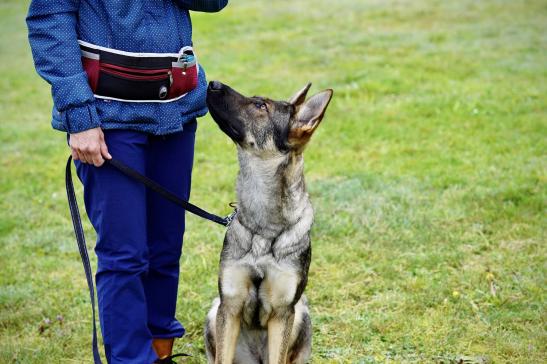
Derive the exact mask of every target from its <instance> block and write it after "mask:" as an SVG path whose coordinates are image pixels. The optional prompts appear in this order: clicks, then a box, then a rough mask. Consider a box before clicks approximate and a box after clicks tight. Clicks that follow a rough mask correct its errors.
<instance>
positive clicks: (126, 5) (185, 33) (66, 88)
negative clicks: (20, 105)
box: [26, 0, 228, 135]
mask: <svg viewBox="0 0 547 364" xmlns="http://www.w3.org/2000/svg"><path fill="white" fill-rule="evenodd" d="M227 3H228V0H33V1H32V3H31V5H30V9H29V13H28V16H27V19H26V20H27V25H28V30H29V42H30V46H31V49H32V55H33V57H34V63H35V65H36V70H37V71H38V73H39V74H40V76H42V77H43V78H44V79H45V80H46V81H47V82H48V83H49V84H50V85H51V92H52V95H53V112H52V114H53V115H52V118H53V120H52V125H53V127H54V128H55V129H58V130H62V131H66V132H69V133H76V132H80V131H83V130H87V129H91V128H95V127H98V126H101V127H102V128H103V129H133V130H140V131H144V132H148V133H152V134H156V135H162V134H169V133H173V132H177V131H180V130H182V127H183V124H184V123H185V122H187V121H190V120H193V119H194V118H196V117H199V116H203V115H205V114H206V113H207V106H206V104H205V97H206V88H207V82H206V80H205V72H203V69H200V72H199V80H198V86H197V87H196V88H195V89H194V90H192V91H191V92H189V93H188V94H187V95H186V96H185V97H183V98H181V99H179V100H176V101H173V102H168V103H131V102H123V101H113V100H102V99H96V98H94V96H93V92H92V91H91V88H90V86H89V85H88V81H87V75H86V73H85V71H84V70H83V67H82V62H81V58H80V57H81V55H80V48H79V46H78V43H77V40H83V41H86V42H89V43H93V44H96V45H99V46H103V47H108V48H114V49H118V50H124V51H128V52H148V53H177V52H178V51H179V50H180V49H181V48H182V47H183V46H188V45H192V23H191V20H190V15H189V10H196V11H206V12H216V11H220V10H221V9H222V8H224V7H225V6H226V4H227ZM198 58H199V54H198Z"/></svg>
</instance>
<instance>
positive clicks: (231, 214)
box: [224, 202, 237, 227]
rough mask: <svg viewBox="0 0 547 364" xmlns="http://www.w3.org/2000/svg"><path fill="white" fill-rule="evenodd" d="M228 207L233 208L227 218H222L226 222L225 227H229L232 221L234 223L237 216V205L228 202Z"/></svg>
mask: <svg viewBox="0 0 547 364" xmlns="http://www.w3.org/2000/svg"><path fill="white" fill-rule="evenodd" d="M228 206H230V207H233V209H234V211H232V212H231V213H230V214H229V215H228V216H226V217H225V218H224V220H225V221H226V227H228V226H230V224H231V223H232V221H234V218H235V217H236V215H237V203H235V202H230V203H229V204H228Z"/></svg>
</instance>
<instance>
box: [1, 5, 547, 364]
mask: <svg viewBox="0 0 547 364" xmlns="http://www.w3.org/2000/svg"><path fill="white" fill-rule="evenodd" d="M26 8H27V4H26V2H24V1H16V0H11V1H3V2H2V3H1V4H0V17H1V19H2V22H1V23H0V29H1V31H0V91H1V95H2V97H1V101H0V115H1V119H2V120H1V122H0V155H1V159H0V161H1V162H0V163H1V166H0V168H1V172H0V193H1V199H0V214H1V219H0V362H2V363H90V362H91V351H90V307H89V302H88V297H87V293H86V286H85V280H84V275H83V271H82V268H81V263H80V261H79V257H78V253H77V249H76V247H75V242H74V237H73V234H72V231H71V226H70V218H69V215H68V211H67V205H66V201H65V192H64V185H63V164H64V161H65V158H66V156H67V154H68V150H67V147H66V143H65V139H64V138H65V137H64V135H62V134H61V133H57V132H54V131H52V130H51V129H50V126H49V117H50V106H51V101H50V96H49V89H48V87H47V85H46V84H45V83H44V82H43V81H41V80H40V79H39V78H38V76H36V74H35V72H34V69H33V66H32V60H31V57H30V52H29V48H28V45H27V40H26V33H25V25H24V21H23V20H24V15H25V11H26ZM193 21H194V27H195V29H194V42H195V44H196V46H197V51H198V52H199V55H200V61H201V63H202V64H203V65H204V66H205V67H206V70H207V72H208V76H209V78H210V79H220V80H222V81H224V82H226V83H228V84H230V85H232V86H234V87H235V88H237V89H238V90H240V91H242V92H243V93H247V94H260V95H268V96H272V97H274V98H287V97H289V96H290V95H291V94H292V93H293V92H294V91H296V90H297V89H298V88H299V87H301V86H302V85H303V84H305V82H307V81H313V82H314V87H313V91H318V90H320V89H322V88H327V87H330V88H333V89H334V90H335V96H334V98H333V102H332V103H331V106H330V109H329V111H328V112H327V116H326V119H325V121H324V122H323V124H322V126H321V128H320V130H319V131H318V132H317V134H316V135H315V136H314V139H313V140H312V142H311V145H310V147H309V148H308V150H307V152H306V163H307V164H306V176H307V183H308V187H309V190H310V193H311V196H312V200H313V202H314V205H315V209H316V223H315V226H314V230H313V249H314V253H313V260H312V265H311V268H310V280H309V284H308V287H307V295H308V297H309V299H310V302H311V306H312V309H311V310H312V315H313V323H314V335H313V340H314V350H313V362H314V363H384V362H388V361H389V362H390V363H392V362H397V363H423V362H443V363H447V362H457V361H458V360H460V359H462V358H465V359H467V360H469V361H470V362H475V363H481V362H494V363H543V362H545V361H547V332H546V328H547V322H546V321H547V320H546V318H547V315H546V306H545V303H546V302H545V301H546V292H545V287H546V283H547V279H546V271H547V270H546V268H547V265H546V264H547V262H546V258H547V254H546V253H547V252H546V248H545V243H546V241H545V240H546V239H545V231H546V227H547V221H546V214H545V212H546V201H547V193H546V180H547V178H546V171H547V163H546V162H547V158H546V153H545V152H546V150H547V148H546V146H547V145H546V144H547V143H546V135H547V117H546V115H547V113H546V111H547V110H546V109H547V100H546V95H547V77H546V76H547V67H546V65H547V28H546V25H547V4H546V3H545V2H544V1H539V0H536V1H531V0H530V1H524V0H518V1H502V0H499V1H494V0H489V1H472V0H462V1H440V0H416V1H405V0H401V1H380V0H373V1H351V0H341V1H327V0H318V1H275V2H274V1H236V0H234V1H232V4H231V5H230V6H229V7H228V8H227V9H226V10H225V11H223V12H222V13H220V14H212V15H209V14H194V17H193ZM236 172H237V164H236V158H235V148H234V147H233V145H232V143H231V142H229V141H228V138H227V137H226V136H225V135H223V134H222V133H221V132H220V131H219V130H218V129H217V127H216V126H215V125H214V123H212V122H211V119H210V118H209V117H206V118H204V119H202V120H201V122H200V126H199V130H198V142H197V157H196V164H195V169H194V180H193V181H194V182H193V192H192V200H193V201H194V202H196V203H198V204H200V205H203V206H204V207H207V208H209V209H211V210H213V211H215V212H219V213H223V212H228V211H229V208H228V207H227V206H226V204H227V203H228V202H229V201H232V200H233V199H234V181H235V175H236ZM86 226H87V236H88V241H89V246H90V248H92V246H93V232H92V230H91V228H90V225H89V224H88V225H86ZM223 232H224V231H223V229H222V228H220V227H217V226H215V225H213V224H211V223H207V222H205V221H202V220H199V219H198V218H196V217H193V216H192V217H189V218H188V228H187V235H186V240H185V251H184V256H183V258H182V276H181V283H180V296H179V302H178V313H177V315H178V318H179V319H180V320H181V321H182V322H183V323H184V324H185V326H186V328H187V329H188V335H187V336H186V337H185V338H184V339H182V340H179V341H178V342H177V344H176V347H177V349H179V350H184V351H189V352H191V353H192V354H193V355H194V359H192V360H190V361H188V362H195V363H201V362H204V355H203V340H202V338H201V335H202V323H203V319H204V316H205V314H206V311H207V309H208V306H209V303H210V301H211V299H212V298H213V297H214V296H215V295H216V272H217V264H218V255H219V251H220V247H221V241H222V237H223ZM57 315H62V317H63V321H62V323H60V322H58V321H56V316H57ZM45 319H49V320H51V322H52V323H50V324H45V323H44V320H45ZM40 327H42V330H40Z"/></svg>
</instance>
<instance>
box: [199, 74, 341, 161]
mask: <svg viewBox="0 0 547 364" xmlns="http://www.w3.org/2000/svg"><path fill="white" fill-rule="evenodd" d="M310 86H311V83H308V84H307V85H306V86H305V87H303V88H302V89H301V90H299V91H298V92H297V93H296V94H295V95H294V96H293V97H292V98H291V99H290V100H289V101H274V100H271V99H268V98H265V97H260V96H253V97H246V96H243V95H241V94H240V93H238V92H237V91H235V90H234V89H232V88H230V87H229V86H226V85H224V84H222V83H220V82H218V81H212V82H209V87H208V89H207V106H208V107H209V112H210V113H211V116H212V117H213V119H214V120H215V122H216V123H217V124H218V126H219V127H220V129H222V131H223V132H224V133H226V134H227V135H228V136H229V137H230V138H231V139H232V140H233V141H234V142H235V143H237V144H238V145H239V147H240V148H242V149H243V150H245V151H248V152H250V153H253V154H257V155H272V154H273V155H276V154H287V153H289V152H291V151H292V152H296V153H301V152H302V151H303V150H304V147H305V146H306V144H307V143H308V141H309V140H310V137H311V136H312V134H313V133H314V132H315V130H316V129H317V127H318V126H319V124H320V123H321V120H322V119H323V116H324V115H325V111H326V109H327V106H328V105H329V102H330V99H331V97H332V90H330V89H328V90H324V91H321V92H319V93H318V94H316V95H314V96H312V97H310V98H309V99H308V100H306V94H307V93H308V90H309V88H310Z"/></svg>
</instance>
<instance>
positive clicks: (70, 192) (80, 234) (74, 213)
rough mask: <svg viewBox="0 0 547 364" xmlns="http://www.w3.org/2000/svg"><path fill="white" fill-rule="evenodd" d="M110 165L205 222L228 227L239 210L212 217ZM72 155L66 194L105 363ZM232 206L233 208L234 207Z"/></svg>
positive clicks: (145, 179) (97, 362)
mask: <svg viewBox="0 0 547 364" xmlns="http://www.w3.org/2000/svg"><path fill="white" fill-rule="evenodd" d="M106 164H108V165H110V166H112V167H114V168H116V169H117V170H119V171H120V172H122V173H123V174H125V175H127V176H129V177H131V178H133V179H135V180H137V181H139V182H140V183H142V184H143V185H145V186H146V187H148V188H149V189H151V190H152V191H154V192H156V193H158V194H160V195H161V196H162V197H164V198H165V199H167V200H169V201H171V202H173V203H174V204H176V205H178V206H180V207H182V208H183V209H185V210H186V211H188V212H191V213H193V214H195V215H197V216H199V217H202V218H204V219H207V220H210V221H213V222H216V223H217V224H220V225H222V226H228V225H229V224H230V222H231V221H232V219H233V218H234V216H235V214H236V211H237V210H236V209H234V211H233V212H232V213H231V214H230V215H228V216H226V217H220V216H218V215H215V214H211V213H209V212H207V211H205V210H203V209H201V208H199V207H197V206H196V205H193V204H191V203H190V202H188V201H185V200H183V199H181V198H180V197H178V196H177V195H175V194H174V193H172V192H170V191H168V190H167V189H165V188H164V187H163V186H161V185H160V184H158V183H157V182H155V181H153V180H151V179H150V178H148V177H146V176H144V175H142V174H140V173H139V172H137V171H136V170H134V169H133V168H130V167H128V166H126V165H125V164H123V163H121V162H120V161H117V160H114V159H110V160H106ZM71 166H72V156H70V157H68V160H67V162H66V170H65V185H66V195H67V198H68V207H69V209H70V216H71V217H72V226H73V227H74V234H75V235H76V242H77V243H78V250H79V251H80V257H81V258H82V264H83V265H84V272H85V278H86V280H87V287H88V288H89V297H90V299H91V310H92V312H93V340H92V346H93V360H94V363H95V364H102V362H101V356H100V355H99V346H98V343H97V326H96V324H95V287H94V285H93V273H92V269H91V263H90V262H89V256H88V255H87V245H86V243H85V235H84V229H83V227H82V220H81V219H80V210H79V209H78V202H77V201H76V194H75V193H74V184H73V182H72V168H71ZM231 206H232V205H231Z"/></svg>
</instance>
